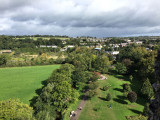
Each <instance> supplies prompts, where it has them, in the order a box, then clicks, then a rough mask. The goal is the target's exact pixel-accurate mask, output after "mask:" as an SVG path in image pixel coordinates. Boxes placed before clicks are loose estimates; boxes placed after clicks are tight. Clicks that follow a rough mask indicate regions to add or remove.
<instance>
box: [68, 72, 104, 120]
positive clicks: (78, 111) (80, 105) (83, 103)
mask: <svg viewBox="0 0 160 120" xmlns="http://www.w3.org/2000/svg"><path fill="white" fill-rule="evenodd" d="M106 79H107V77H106V76H104V75H101V78H100V79H99V80H106ZM87 91H88V90H86V91H85V93H86V92H87ZM86 102H87V96H86V95H84V96H83V99H82V101H81V103H80V104H79V106H78V108H77V110H76V111H75V113H76V115H75V116H72V117H71V119H70V120H78V118H79V116H80V114H81V111H82V110H80V109H79V108H82V109H83V108H84V106H85V104H86Z"/></svg>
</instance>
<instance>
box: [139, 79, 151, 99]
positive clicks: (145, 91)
mask: <svg viewBox="0 0 160 120" xmlns="http://www.w3.org/2000/svg"><path fill="white" fill-rule="evenodd" d="M141 93H142V95H144V97H146V98H147V99H151V98H152V97H153V96H154V91H153V87H152V85H151V83H150V81H149V79H148V78H147V79H146V80H145V81H144V83H143V85H142V88H141Z"/></svg>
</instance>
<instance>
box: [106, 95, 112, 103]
mask: <svg viewBox="0 0 160 120" xmlns="http://www.w3.org/2000/svg"><path fill="white" fill-rule="evenodd" d="M106 100H107V101H110V100H111V94H110V93H108V94H107V97H106Z"/></svg>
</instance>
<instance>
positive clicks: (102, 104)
mask: <svg viewBox="0 0 160 120" xmlns="http://www.w3.org/2000/svg"><path fill="white" fill-rule="evenodd" d="M98 82H99V86H100V87H99V88H98V91H97V92H98V95H97V96H95V97H93V98H92V99H91V100H88V101H87V103H86V105H85V108H84V109H83V110H82V112H81V115H80V117H79V119H78V120H126V118H125V116H133V115H138V114H140V113H141V112H142V111H143V108H144V107H143V103H145V102H144V101H143V98H138V100H137V102H136V103H130V102H129V101H128V100H127V99H125V98H124V97H123V88H122V84H123V83H130V82H129V81H125V80H123V79H118V78H117V76H116V77H114V76H108V79H107V80H104V81H103V80H101V81H98ZM108 83H109V84H110V85H111V87H110V89H109V90H108V91H103V90H101V89H100V88H102V87H103V86H105V85H106V84H108ZM134 86H135V87H136V86H138V83H137V85H134ZM133 90H134V89H133ZM137 90H138V88H137ZM136 92H137V91H136ZM107 93H110V94H111V96H112V100H111V101H109V102H108V101H106V96H107ZM110 105H111V108H109V107H108V106H110Z"/></svg>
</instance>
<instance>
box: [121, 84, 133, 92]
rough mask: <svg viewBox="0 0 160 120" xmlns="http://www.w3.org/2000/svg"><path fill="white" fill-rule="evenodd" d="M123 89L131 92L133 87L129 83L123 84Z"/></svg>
mask: <svg viewBox="0 0 160 120" xmlns="http://www.w3.org/2000/svg"><path fill="white" fill-rule="evenodd" d="M123 91H124V92H131V91H132V89H131V87H130V85H129V84H128V83H125V84H123Z"/></svg>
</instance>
